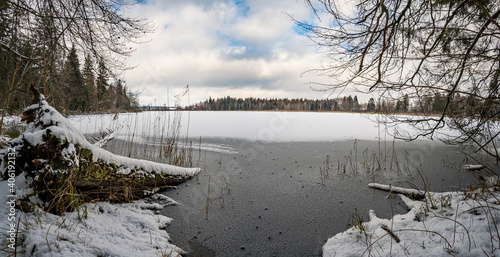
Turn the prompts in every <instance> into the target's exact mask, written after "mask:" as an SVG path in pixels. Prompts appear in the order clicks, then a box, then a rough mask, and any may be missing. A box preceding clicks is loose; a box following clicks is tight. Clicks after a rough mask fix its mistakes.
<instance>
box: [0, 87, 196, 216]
mask: <svg viewBox="0 0 500 257" xmlns="http://www.w3.org/2000/svg"><path fill="white" fill-rule="evenodd" d="M32 91H33V93H34V97H35V100H34V104H33V105H31V106H29V107H27V108H26V109H25V110H24V112H23V118H22V119H23V120H24V121H26V122H27V123H28V127H27V129H26V132H25V133H23V134H22V135H21V136H19V137H18V138H15V139H13V140H11V141H9V142H8V146H7V149H15V152H16V156H15V157H16V159H15V165H14V166H10V167H9V162H8V154H7V152H8V151H7V149H3V150H1V151H0V160H2V164H1V165H0V171H1V175H2V177H3V178H4V179H8V178H9V175H10V176H12V175H11V172H7V169H9V170H12V169H14V170H15V175H16V176H24V177H25V178H26V179H25V181H26V183H27V185H26V186H27V187H29V188H32V189H33V190H32V193H30V194H29V195H23V201H25V202H29V200H28V199H29V198H30V197H32V196H35V198H38V199H39V200H41V202H43V203H44V204H42V205H40V207H42V208H44V209H45V210H46V211H49V212H52V213H55V214H62V213H63V212H65V211H72V210H73V209H74V208H76V207H77V206H79V205H80V204H81V203H82V202H85V201H97V200H106V201H111V202H128V201H131V200H133V199H137V198H140V197H143V196H144V195H145V191H155V190H157V189H160V188H170V187H171V186H174V185H177V184H179V183H182V182H184V181H186V180H187V179H190V178H191V177H193V176H195V175H196V174H198V172H199V171H200V170H199V169H198V168H182V167H177V166H172V165H168V164H163V163H155V162H151V161H145V160H138V159H132V158H127V157H124V156H118V155H114V154H112V153H110V152H108V151H106V150H104V149H101V148H100V147H98V146H96V145H93V144H91V143H90V142H88V141H87V140H86V139H85V137H84V136H83V135H82V134H81V133H80V132H79V131H77V130H76V129H75V128H74V127H73V126H72V125H71V123H70V122H69V121H68V120H67V119H66V118H64V117H63V116H62V115H61V114H60V113H59V112H57V111H56V110H55V109H54V108H52V107H51V106H50V105H48V103H47V102H46V101H45V99H44V97H43V95H41V94H39V93H38V91H36V90H35V89H34V88H32ZM31 202H37V201H31ZM26 205H27V204H26V203H24V204H23V206H26Z"/></svg>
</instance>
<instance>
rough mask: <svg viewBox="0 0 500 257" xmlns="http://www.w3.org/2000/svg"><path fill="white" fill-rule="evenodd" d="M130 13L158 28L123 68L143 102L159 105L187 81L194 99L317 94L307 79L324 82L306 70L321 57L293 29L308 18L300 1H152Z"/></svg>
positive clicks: (314, 65)
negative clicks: (126, 67)
mask: <svg viewBox="0 0 500 257" xmlns="http://www.w3.org/2000/svg"><path fill="white" fill-rule="evenodd" d="M127 14H129V15H130V16H133V17H141V18H147V19H148V20H151V21H153V22H154V23H155V25H156V27H157V30H156V32H155V33H154V34H151V35H149V39H150V40H151V41H150V42H148V43H146V44H142V45H139V46H137V47H136V48H137V51H136V52H135V53H134V55H133V56H132V57H131V58H130V59H129V64H130V65H132V66H135V65H138V66H137V67H136V68H135V69H133V70H131V71H127V72H126V73H125V74H126V75H125V76H126V80H127V84H128V86H129V88H131V89H132V90H139V89H143V91H142V93H141V95H140V103H141V104H155V99H156V104H163V103H164V102H166V97H167V93H168V94H169V95H170V96H173V95H174V94H175V93H176V92H175V91H176V90H177V91H180V90H181V88H182V87H183V86H185V85H187V84H190V89H191V90H190V96H191V99H192V101H191V102H197V101H201V100H205V99H207V98H208V96H211V97H214V98H217V97H223V96H227V95H231V96H235V97H273V98H274V97H289V98H295V97H297V98H300V97H308V98H322V97H325V94H324V93H318V92H314V91H312V90H311V89H309V86H308V85H307V84H306V83H308V82H311V81H321V80H322V81H325V78H319V77H314V76H313V75H312V74H308V76H306V77H301V75H302V73H303V72H304V71H306V70H308V69H311V68H314V67H318V66H319V65H320V63H321V55H320V54H317V53H316V47H315V46H313V44H312V42H311V41H310V40H309V39H307V38H306V37H304V36H300V35H297V34H296V33H295V32H294V29H293V28H294V23H293V21H292V20H291V19H290V18H289V17H288V15H287V14H290V15H293V16H294V17H296V18H297V19H299V20H300V19H306V18H307V17H310V11H309V10H308V9H307V7H306V6H305V4H304V3H303V2H302V1H296V0H287V1H283V0H267V1H264V0H252V1H244V2H242V3H240V4H239V5H237V4H236V1H223V0H220V1H201V0H198V1H196V0H185V1H159V0H158V1H149V2H147V3H146V4H141V5H137V6H134V7H132V8H131V9H130V10H128V11H127Z"/></svg>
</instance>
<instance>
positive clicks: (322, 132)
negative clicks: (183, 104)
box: [70, 111, 409, 142]
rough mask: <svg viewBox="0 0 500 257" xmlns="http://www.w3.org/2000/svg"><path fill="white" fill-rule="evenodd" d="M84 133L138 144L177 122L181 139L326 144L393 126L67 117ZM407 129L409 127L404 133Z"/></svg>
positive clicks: (342, 117) (206, 114)
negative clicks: (107, 133)
mask: <svg viewBox="0 0 500 257" xmlns="http://www.w3.org/2000/svg"><path fill="white" fill-rule="evenodd" d="M70 120H71V121H72V123H73V125H75V126H76V127H77V128H79V129H80V131H82V132H83V133H85V134H92V133H96V132H98V131H99V130H103V129H108V128H109V129H113V130H115V131H116V133H117V135H118V136H119V137H121V138H123V139H124V138H125V137H127V136H130V135H132V134H135V137H141V138H142V139H146V138H151V137H154V136H158V135H161V134H167V131H168V127H169V124H171V123H173V122H174V123H175V122H176V121H180V125H181V128H180V130H179V131H180V136H181V137H183V136H186V135H188V136H189V137H191V138H194V139H196V138H199V137H202V138H233V139H244V140H252V141H265V142H307V141H308V142H311V141H315V142H317V141H319V142H328V141H339V140H353V139H358V140H377V139H378V138H379V136H380V137H381V139H386V140H392V138H391V137H390V135H388V134H387V133H385V132H388V133H389V134H393V133H394V131H395V129H397V127H394V126H390V125H387V126H385V125H381V126H379V125H378V124H377V123H376V122H375V121H377V120H383V116H381V115H375V114H359V113H326V112H278V111H276V112H274V111H261V112H258V111H246V112H244V111H217V112H210V111H193V112H189V111H185V112H177V113H175V112H140V113H120V114H116V115H114V114H108V115H87V116H74V117H71V118H70ZM404 129H406V130H409V128H408V127H406V128H404Z"/></svg>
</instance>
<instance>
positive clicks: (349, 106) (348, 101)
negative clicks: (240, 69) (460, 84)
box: [188, 93, 500, 118]
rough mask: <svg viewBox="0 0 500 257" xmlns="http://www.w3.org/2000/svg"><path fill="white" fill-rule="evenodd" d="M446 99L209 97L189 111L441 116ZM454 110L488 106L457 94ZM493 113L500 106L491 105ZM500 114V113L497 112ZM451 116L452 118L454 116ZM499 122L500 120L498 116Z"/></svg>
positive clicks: (453, 103)
mask: <svg viewBox="0 0 500 257" xmlns="http://www.w3.org/2000/svg"><path fill="white" fill-rule="evenodd" d="M445 103H446V97H445V96H444V95H441V94H439V93H436V94H435V95H434V96H427V97H423V98H421V99H410V98H409V97H408V95H404V96H403V97H401V98H396V99H392V100H389V99H377V100H375V99H374V98H373V97H372V98H370V99H369V100H368V102H367V103H364V102H360V101H359V100H358V97H357V96H356V95H355V96H354V97H353V96H351V95H349V96H343V97H337V98H332V99H304V98H296V99H288V98H254V97H249V98H235V97H231V96H227V97H222V98H216V99H214V98H212V97H209V98H208V99H207V100H205V101H203V102H200V103H197V104H195V105H192V106H189V107H188V109H189V110H202V111H207V110H210V111H234V110H256V111H263V110H282V111H343V112H379V113H417V114H439V113H440V112H442V111H443V109H444V108H445ZM451 104H452V107H454V108H457V109H459V108H458V106H462V107H463V108H461V109H464V110H465V111H466V112H467V114H468V115H469V116H474V114H475V113H474V111H475V110H476V108H477V106H478V105H481V104H487V103H484V101H480V100H479V99H475V98H473V97H465V96H461V95H459V94H457V95H456V96H454V97H453V100H452V102H451ZM490 107H491V110H492V111H494V109H498V108H499V107H500V106H498V105H491V106H490ZM495 113H498V112H495ZM449 115H452V114H451V113H450V114H449ZM497 116H498V117H497V118H499V117H500V116H499V115H498V114H497Z"/></svg>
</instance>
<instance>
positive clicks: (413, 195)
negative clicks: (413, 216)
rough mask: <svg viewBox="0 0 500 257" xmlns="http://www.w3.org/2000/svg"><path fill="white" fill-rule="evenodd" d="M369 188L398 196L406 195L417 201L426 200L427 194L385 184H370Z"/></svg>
mask: <svg viewBox="0 0 500 257" xmlns="http://www.w3.org/2000/svg"><path fill="white" fill-rule="evenodd" d="M368 186H369V187H371V188H375V189H380V190H385V191H389V192H394V193H398V194H403V195H406V196H408V197H410V198H412V199H416V200H421V199H423V198H425V192H424V191H420V190H417V189H410V188H402V187H396V186H392V185H384V184H379V183H370V184H368Z"/></svg>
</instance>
